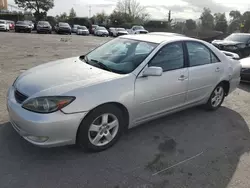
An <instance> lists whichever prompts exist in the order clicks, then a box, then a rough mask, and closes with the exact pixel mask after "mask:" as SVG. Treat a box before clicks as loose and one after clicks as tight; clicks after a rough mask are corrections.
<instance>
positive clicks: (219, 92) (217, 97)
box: [211, 86, 224, 108]
mask: <svg viewBox="0 0 250 188" xmlns="http://www.w3.org/2000/svg"><path fill="white" fill-rule="evenodd" d="M223 97H224V89H223V87H222V86H218V87H217V88H216V89H215V90H214V93H213V96H212V98H211V104H212V106H213V107H214V108H216V107H217V106H219V105H220V104H221V102H222V100H223Z"/></svg>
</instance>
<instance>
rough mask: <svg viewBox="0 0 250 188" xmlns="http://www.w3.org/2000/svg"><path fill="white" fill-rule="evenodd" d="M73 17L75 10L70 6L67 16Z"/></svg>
mask: <svg viewBox="0 0 250 188" xmlns="http://www.w3.org/2000/svg"><path fill="white" fill-rule="evenodd" d="M75 17H76V11H75V10H74V9H73V8H71V9H70V12H69V18H75Z"/></svg>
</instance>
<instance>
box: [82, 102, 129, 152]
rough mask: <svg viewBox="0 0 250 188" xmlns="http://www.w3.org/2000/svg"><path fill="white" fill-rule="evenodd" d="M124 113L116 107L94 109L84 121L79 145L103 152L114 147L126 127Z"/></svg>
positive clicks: (107, 106)
mask: <svg viewBox="0 0 250 188" xmlns="http://www.w3.org/2000/svg"><path fill="white" fill-rule="evenodd" d="M124 122H125V120H124V117H123V113H122V111H121V110H120V109H119V108H117V107H116V106H114V105H104V106H101V107H98V108H96V109H94V110H93V111H92V112H90V114H88V115H87V117H86V118H85V119H84V120H83V121H82V123H81V125H80V127H79V130H78V133H77V144H78V145H79V146H80V147H81V148H83V149H85V150H90V151H96V152H98V151H103V150H105V149H108V148H109V147H111V146H112V145H114V144H115V143H116V142H117V141H118V139H119V138H120V136H121V135H122V132H123V128H124V127H125V125H124Z"/></svg>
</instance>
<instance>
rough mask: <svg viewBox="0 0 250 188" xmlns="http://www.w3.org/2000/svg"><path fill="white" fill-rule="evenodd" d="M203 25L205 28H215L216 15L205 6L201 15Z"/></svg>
mask: <svg viewBox="0 0 250 188" xmlns="http://www.w3.org/2000/svg"><path fill="white" fill-rule="evenodd" d="M200 20H201V25H202V28H203V29H213V28H214V17H213V15H212V14H211V10H210V9H209V8H204V9H203V12H202V14H201V17H200Z"/></svg>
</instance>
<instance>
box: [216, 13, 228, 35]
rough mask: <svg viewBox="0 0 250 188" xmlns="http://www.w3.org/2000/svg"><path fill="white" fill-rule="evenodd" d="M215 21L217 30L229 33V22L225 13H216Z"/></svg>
mask: <svg viewBox="0 0 250 188" xmlns="http://www.w3.org/2000/svg"><path fill="white" fill-rule="evenodd" d="M214 21H215V30H217V31H222V32H223V33H225V32H226V31H227V27H228V25H227V20H226V16H225V13H223V14H222V13H215V14H214Z"/></svg>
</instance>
